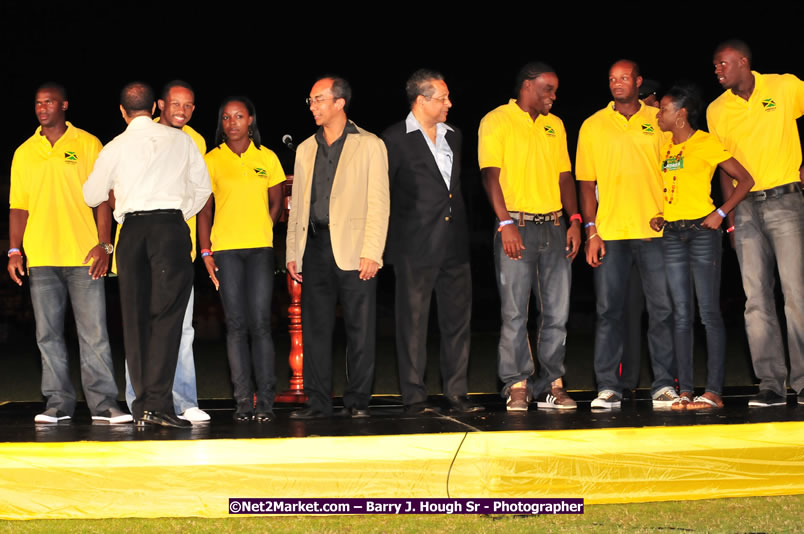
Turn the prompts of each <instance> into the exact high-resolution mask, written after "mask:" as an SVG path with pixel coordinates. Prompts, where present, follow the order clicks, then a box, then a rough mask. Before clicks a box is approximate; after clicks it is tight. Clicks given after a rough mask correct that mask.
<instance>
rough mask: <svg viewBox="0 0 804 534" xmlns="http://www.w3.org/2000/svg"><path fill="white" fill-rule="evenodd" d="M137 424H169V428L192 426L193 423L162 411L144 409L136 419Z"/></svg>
mask: <svg viewBox="0 0 804 534" xmlns="http://www.w3.org/2000/svg"><path fill="white" fill-rule="evenodd" d="M137 425H138V426H143V425H159V426H169V427H171V428H192V426H193V424H192V423H191V422H190V421H185V420H183V419H179V418H178V417H176V416H175V415H173V414H170V413H164V412H151V411H148V410H145V411H144V412H142V417H140V418H139V419H138V420H137Z"/></svg>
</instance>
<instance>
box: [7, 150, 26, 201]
mask: <svg viewBox="0 0 804 534" xmlns="http://www.w3.org/2000/svg"><path fill="white" fill-rule="evenodd" d="M22 159H23V157H22V156H21V155H20V151H19V149H17V151H16V152H14V159H13V160H11V189H10V191H9V195H8V205H9V208H11V209H12V210H26V211H27V210H28V194H29V193H28V184H27V183H26V180H25V173H24V172H23V170H22V167H23V162H22Z"/></svg>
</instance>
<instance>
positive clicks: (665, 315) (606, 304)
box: [594, 239, 674, 393]
mask: <svg viewBox="0 0 804 534" xmlns="http://www.w3.org/2000/svg"><path fill="white" fill-rule="evenodd" d="M634 261H635V262H636V264H637V268H639V275H640V277H642V290H643V291H644V292H645V304H646V307H647V309H648V351H649V352H650V359H651V367H652V368H653V383H652V384H651V390H652V392H653V393H656V392H657V391H659V390H660V389H662V388H664V387H666V386H671V387H672V386H673V378H674V376H673V375H674V362H673V309H672V305H671V304H670V296H669V294H668V291H667V277H666V275H665V272H664V265H663V262H664V258H663V255H662V245H661V243H660V240H659V239H621V240H616V241H606V255H605V257H604V258H603V260H602V265H601V266H600V267H597V268H596V269H595V270H594V273H595V274H594V276H595V297H596V299H597V331H596V332H595V377H596V379H597V389H598V391H603V390H604V389H609V390H612V391H616V392H618V393H619V392H621V391H622V389H623V388H622V385H621V384H620V379H619V377H618V372H617V369H618V367H619V363H620V361H622V356H623V342H624V334H625V327H624V322H623V309H624V307H625V300H626V296H627V294H628V278H629V273H630V272H631V264H632V263H633V262H634Z"/></svg>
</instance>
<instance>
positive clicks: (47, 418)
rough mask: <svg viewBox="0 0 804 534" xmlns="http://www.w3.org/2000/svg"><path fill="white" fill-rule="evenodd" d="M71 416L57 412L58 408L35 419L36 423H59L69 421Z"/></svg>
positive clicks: (47, 411) (46, 411) (51, 409)
mask: <svg viewBox="0 0 804 534" xmlns="http://www.w3.org/2000/svg"><path fill="white" fill-rule="evenodd" d="M69 420H70V416H69V415H67V414H66V413H64V412H62V411H60V410H57V409H56V408H50V409H47V410H45V411H44V412H42V413H40V414H37V415H36V417H34V423H48V424H53V423H58V422H59V421H69Z"/></svg>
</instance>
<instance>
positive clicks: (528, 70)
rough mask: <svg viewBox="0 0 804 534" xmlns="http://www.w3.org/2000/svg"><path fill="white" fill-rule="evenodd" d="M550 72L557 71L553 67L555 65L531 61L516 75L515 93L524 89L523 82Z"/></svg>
mask: <svg viewBox="0 0 804 534" xmlns="http://www.w3.org/2000/svg"><path fill="white" fill-rule="evenodd" d="M549 72H552V73H553V74H555V72H556V71H555V69H553V67H551V66H550V65H548V64H547V63H543V62H541V61H531V62H530V63H527V64H525V65H523V66H522V68H521V69H519V72H518V73H517V75H516V82H515V83H514V93H515V94H516V95H518V94H519V91H520V90H521V89H522V84H524V83H525V80H533V79H535V78H538V77H539V76H541V75H542V74H547V73H549Z"/></svg>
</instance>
